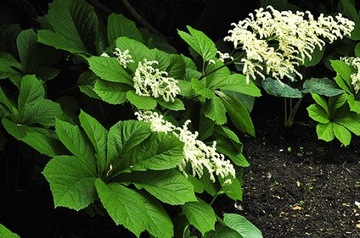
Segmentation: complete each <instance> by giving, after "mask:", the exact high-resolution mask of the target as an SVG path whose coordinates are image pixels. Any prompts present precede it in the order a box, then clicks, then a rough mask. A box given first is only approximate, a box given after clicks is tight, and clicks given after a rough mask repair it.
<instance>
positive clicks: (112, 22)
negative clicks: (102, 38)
mask: <svg viewBox="0 0 360 238" xmlns="http://www.w3.org/2000/svg"><path fill="white" fill-rule="evenodd" d="M107 36H108V43H109V45H111V44H112V43H114V42H115V40H116V39H117V38H119V37H120V36H126V37H128V38H131V39H134V40H137V41H140V42H142V41H143V38H142V35H141V33H140V31H139V30H138V28H137V27H136V25H135V22H133V21H131V20H129V19H127V18H126V17H124V16H123V15H122V14H111V15H110V16H109V17H108V24H107Z"/></svg>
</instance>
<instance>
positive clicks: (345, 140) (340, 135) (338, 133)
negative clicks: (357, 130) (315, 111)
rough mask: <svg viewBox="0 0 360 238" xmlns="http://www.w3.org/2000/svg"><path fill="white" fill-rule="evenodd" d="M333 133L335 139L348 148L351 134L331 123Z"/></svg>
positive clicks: (340, 126) (344, 128) (342, 127)
mask: <svg viewBox="0 0 360 238" xmlns="http://www.w3.org/2000/svg"><path fill="white" fill-rule="evenodd" d="M333 131H334V135H335V137H336V138H337V139H338V140H339V141H340V142H341V143H342V144H343V145H344V146H348V145H349V144H350V141H351V133H350V131H349V130H347V129H346V127H344V126H342V125H339V124H337V123H333Z"/></svg>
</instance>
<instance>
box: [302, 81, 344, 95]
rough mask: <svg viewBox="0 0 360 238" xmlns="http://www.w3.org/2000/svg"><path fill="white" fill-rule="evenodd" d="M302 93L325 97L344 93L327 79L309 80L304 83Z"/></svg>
mask: <svg viewBox="0 0 360 238" xmlns="http://www.w3.org/2000/svg"><path fill="white" fill-rule="evenodd" d="M302 93H316V94H319V95H324V96H326V97H334V96H337V95H339V94H342V93H344V90H342V89H340V88H339V87H338V85H337V84H336V83H335V82H334V81H333V80H330V79H328V78H310V79H307V80H305V81H304V84H303V90H302Z"/></svg>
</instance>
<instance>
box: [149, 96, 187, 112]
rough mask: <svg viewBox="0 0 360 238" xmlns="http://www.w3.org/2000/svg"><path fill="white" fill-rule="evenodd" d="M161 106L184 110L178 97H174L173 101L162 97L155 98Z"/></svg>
mask: <svg viewBox="0 0 360 238" xmlns="http://www.w3.org/2000/svg"><path fill="white" fill-rule="evenodd" d="M156 101H157V102H158V103H159V104H160V105H161V106H163V107H165V108H167V109H170V110H171V111H181V110H185V105H184V103H183V102H182V101H181V100H180V99H179V98H175V101H174V102H166V101H164V100H163V99H157V100H156Z"/></svg>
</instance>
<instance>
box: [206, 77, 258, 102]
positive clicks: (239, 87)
mask: <svg viewBox="0 0 360 238" xmlns="http://www.w3.org/2000/svg"><path fill="white" fill-rule="evenodd" d="M212 85H213V86H211V88H213V89H220V90H228V91H234V92H238V93H242V94H245V95H250V96H253V97H259V96H261V91H260V89H259V88H258V87H257V86H256V85H255V84H254V83H253V82H252V81H249V82H248V83H247V82H246V77H245V76H244V75H242V74H232V75H230V76H229V77H227V78H226V79H222V80H218V79H214V81H213V82H212Z"/></svg>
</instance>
